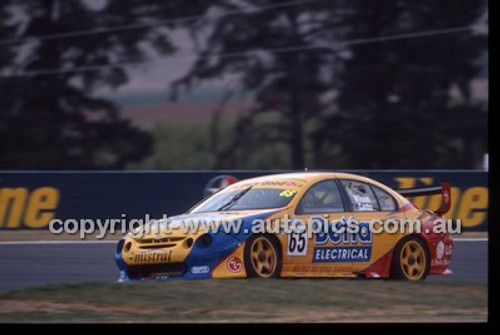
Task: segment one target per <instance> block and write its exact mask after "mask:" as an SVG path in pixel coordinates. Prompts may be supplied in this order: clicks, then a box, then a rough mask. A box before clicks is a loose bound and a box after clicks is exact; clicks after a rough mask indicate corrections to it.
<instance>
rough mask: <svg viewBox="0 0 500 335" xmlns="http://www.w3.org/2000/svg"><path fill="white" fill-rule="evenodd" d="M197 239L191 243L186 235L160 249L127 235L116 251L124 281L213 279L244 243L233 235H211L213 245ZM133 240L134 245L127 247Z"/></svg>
mask: <svg viewBox="0 0 500 335" xmlns="http://www.w3.org/2000/svg"><path fill="white" fill-rule="evenodd" d="M197 238H199V236H198V237H195V238H193V243H192V245H190V246H189V245H188V244H187V243H186V241H187V238H185V239H182V240H181V239H179V240H178V241H177V243H175V244H174V245H168V246H167V245H164V246H160V247H158V248H155V247H151V246H150V245H148V246H146V247H145V245H143V244H142V245H141V244H140V243H138V242H137V241H136V240H134V239H132V238H131V237H129V236H127V237H125V238H123V239H122V240H121V241H120V242H119V243H118V246H117V250H116V251H115V262H116V264H117V265H118V267H119V269H120V281H128V280H167V279H176V278H183V279H202V278H211V277H212V274H213V270H214V269H215V268H216V267H217V265H218V264H220V263H222V262H223V261H224V260H225V259H226V258H227V257H228V256H229V255H231V254H232V253H233V252H234V251H235V250H236V249H238V247H239V246H241V244H242V242H241V241H239V240H238V239H236V238H235V237H233V236H232V235H230V234H213V235H211V243H210V244H209V245H203V244H202V243H197ZM129 242H130V243H132V245H131V246H129V248H124V246H125V245H126V244H127V243H129Z"/></svg>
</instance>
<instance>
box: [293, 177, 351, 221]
mask: <svg viewBox="0 0 500 335" xmlns="http://www.w3.org/2000/svg"><path fill="white" fill-rule="evenodd" d="M344 211H345V209H344V203H343V202H342V196H341V195H340V190H339V188H338V186H337V184H336V183H335V182H334V181H333V180H325V181H322V182H319V183H317V184H315V185H313V186H311V188H310V189H309V190H307V192H306V194H304V196H303V197H302V199H300V202H299V204H298V205H297V211H296V212H297V214H308V213H310V214H313V213H339V212H344Z"/></svg>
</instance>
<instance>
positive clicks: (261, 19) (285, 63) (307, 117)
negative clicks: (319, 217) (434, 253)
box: [174, 0, 486, 169]
mask: <svg viewBox="0 0 500 335" xmlns="http://www.w3.org/2000/svg"><path fill="white" fill-rule="evenodd" d="M228 3H233V2H228ZM244 4H245V6H246V7H245V8H247V9H248V10H247V11H246V12H244V13H241V14H238V15H231V16H228V17H222V18H221V19H220V20H218V21H217V23H216V25H215V28H214V29H213V30H212V32H211V34H210V37H209V38H208V41H207V43H206V44H205V46H204V48H203V49H202V51H201V52H200V55H199V59H198V61H197V62H196V63H195V64H194V66H193V67H192V68H191V70H190V71H189V72H188V73H187V74H186V76H184V77H183V78H180V80H179V81H178V82H177V83H176V84H175V85H174V87H175V88H179V87H183V85H185V87H187V88H188V89H189V88H190V87H192V84H193V83H196V82H198V81H203V80H208V79H213V78H218V77H222V76H225V75H229V74H231V75H237V76H238V78H239V83H240V86H239V88H240V89H241V90H252V91H254V92H256V99H255V100H256V103H255V106H254V108H253V109H252V110H250V111H248V113H247V114H246V115H245V116H243V117H242V118H241V119H240V120H239V122H238V123H237V124H236V126H235V128H234V131H233V136H232V140H231V142H230V145H229V146H227V147H225V148H218V152H217V155H218V159H217V164H216V165H215V166H216V167H220V168H234V167H262V166H266V163H268V162H267V161H265V160H263V159H261V160H260V161H259V160H254V158H255V157H256V156H258V155H259V154H260V153H261V152H262V151H263V150H264V149H266V148H267V149H271V150H272V151H274V152H275V153H276V154H277V153H278V152H282V151H285V152H287V153H289V157H290V159H289V162H288V163H287V164H286V165H285V166H274V167H285V168H290V167H291V168H297V169H298V168H303V167H304V165H307V166H308V167H310V168H389V167H398V168H419V167H450V166H453V167H472V166H473V165H474V164H475V162H476V161H477V159H478V157H479V156H480V155H481V153H482V150H484V147H485V136H484V131H485V127H486V122H485V118H486V112H485V109H484V108H482V107H481V106H477V105H476V104H475V103H473V102H472V101H471V100H470V99H469V96H470V95H469V94H468V89H467V87H468V85H469V83H470V80H471V79H472V78H473V77H474V75H475V73H476V72H477V70H478V67H477V65H476V64H475V63H474V61H475V60H476V59H477V58H478V56H479V55H480V53H481V52H484V50H485V42H484V37H482V36H476V35H474V34H473V33H472V32H471V31H462V32H460V33H456V34H443V35H440V36H434V37H426V38H407V39H400V40H391V41H387V42H378V43H360V44H357V45H356V44H354V45H351V46H349V45H348V46H347V47H346V46H342V44H340V45H339V44H338V42H343V41H347V42H348V41H358V40H359V39H366V38H376V37H383V36H390V35H396V34H404V33H414V32H420V31H428V30H440V29H448V28H454V27H462V26H465V25H471V24H473V23H475V22H476V21H477V19H478V18H479V16H481V15H482V14H483V13H484V11H485V2H484V1H480V0H473V1H468V0H460V1H455V0H451V1H450V0H440V1H435V0H430V1H427V0H425V1H411V0H394V1H387V0H380V1H378V0H376V1H370V2H369V4H367V1H363V0H353V1H341V0H332V1H326V0H325V1H318V2H314V3H304V4H301V5H297V4H295V5H286V1H279V2H275V1H273V2H271V1H246V2H244ZM273 4H274V5H276V6H277V7H275V8H273V9H272V10H259V8H265V7H267V6H271V5H273ZM279 4H282V5H283V6H282V7H279V6H278V5H279ZM228 6H230V5H228ZM454 85H457V86H458V87H459V88H460V89H461V92H462V93H463V96H464V97H465V101H464V102H463V103H461V104H459V105H457V106H453V104H452V98H451V96H450V88H451V87H452V86H454ZM335 92H337V93H338V94H339V95H338V98H337V99H336V100H334V101H333V100H332V99H330V100H328V99H325V96H326V95H327V93H330V94H332V95H334V93H335ZM451 115H453V116H451ZM457 115H460V118H457V117H456V116H457ZM450 116H451V117H450ZM472 121H473V122H472ZM465 124H468V125H470V126H473V127H474V128H473V129H469V130H468V132H467V135H466V136H467V137H465V135H464V134H460V133H458V132H456V131H455V130H456V129H457V127H462V128H463V126H464V125H465ZM466 138H467V140H466ZM470 140H471V141H473V142H474V143H475V145H474V146H473V149H470V148H467V146H466V145H464V141H467V142H468V141H470ZM452 148H453V150H452ZM448 149H449V150H448ZM478 149H479V150H478ZM464 150H466V151H467V152H468V153H465V152H464ZM474 150H475V151H476V152H474ZM472 156H473V157H472ZM471 157H472V158H471ZM252 161H254V162H255V163H254V164H253V165H252V164H251V165H250V166H248V163H249V162H252Z"/></svg>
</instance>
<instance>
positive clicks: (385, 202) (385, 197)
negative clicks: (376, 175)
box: [372, 186, 397, 211]
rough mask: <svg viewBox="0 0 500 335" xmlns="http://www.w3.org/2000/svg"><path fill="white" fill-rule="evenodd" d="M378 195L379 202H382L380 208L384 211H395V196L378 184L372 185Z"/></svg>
mask: <svg viewBox="0 0 500 335" xmlns="http://www.w3.org/2000/svg"><path fill="white" fill-rule="evenodd" d="M372 187H373V190H374V191H375V195H376V196H377V199H378V203H379V204H380V209H381V210H383V211H394V210H396V207H397V206H396V201H395V200H394V198H393V197H392V196H391V195H390V194H389V193H387V192H386V191H384V190H382V189H381V188H378V187H377V186H372Z"/></svg>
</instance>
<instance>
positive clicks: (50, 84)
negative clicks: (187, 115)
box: [0, 0, 209, 169]
mask: <svg viewBox="0 0 500 335" xmlns="http://www.w3.org/2000/svg"><path fill="white" fill-rule="evenodd" d="M184 4H185V2H184V1H181V0H174V1H168V2H164V1H161V0H155V1H148V2H144V1H140V0H130V1H119V0H108V1H106V2H104V3H103V6H102V7H100V8H98V7H92V6H89V2H88V1H83V0H75V1H64V0H15V1H14V0H5V1H2V2H1V4H0V18H1V20H0V37H1V39H2V41H5V40H7V39H11V40H14V41H12V43H6V44H4V45H3V46H2V53H0V70H3V71H0V72H1V73H2V74H3V75H2V76H1V77H0V88H1V90H0V102H1V109H0V120H1V121H0V138H1V141H0V157H1V158H0V168H3V169H94V168H98V169H120V168H123V167H124V166H125V165H126V164H127V163H128V162H133V161H138V160H140V159H142V158H144V157H146V156H147V155H148V154H150V153H151V151H152V145H153V142H152V139H151V136H150V135H149V134H148V133H146V132H144V131H142V130H139V129H137V128H135V127H133V126H131V125H130V124H129V122H128V121H125V120H122V119H120V117H119V115H118V113H117V111H118V110H117V107H116V106H115V105H114V104H112V103H111V102H109V101H107V100H104V99H101V98H97V97H95V96H94V94H93V93H94V92H95V91H96V90H97V89H99V88H102V87H118V86H120V85H123V84H124V83H126V82H127V80H128V75H127V72H126V71H125V69H124V66H123V64H126V63H133V62H140V61H144V60H147V57H148V54H147V52H145V51H144V50H145V49H147V48H146V47H147V46H149V48H150V49H151V48H152V49H153V50H155V52H157V53H159V54H169V53H171V52H173V51H174V50H175V47H174V45H173V44H172V42H171V41H170V38H169V30H168V28H173V27H175V26H176V24H175V22H174V23H171V24H169V25H156V24H154V23H155V22H157V21H158V20H159V19H172V18H176V17H179V16H189V15H198V14H202V13H203V12H204V10H205V9H206V8H208V7H209V4H208V3H207V2H205V1H191V2H190V4H191V6H185V5H184ZM148 23H151V25H147V24H148ZM134 24H144V27H143V28H141V29H128V30H119V29H118V30H114V29H113V27H117V26H124V25H134ZM93 30H101V31H100V32H98V33H91V34H81V35H77V36H67V37H64V36H59V37H57V36H56V37H55V38H54V37H47V36H54V35H59V34H67V33H74V32H80V31H93ZM82 68H83V69H84V70H82V71H80V70H78V69H82ZM75 69H76V70H75Z"/></svg>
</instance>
